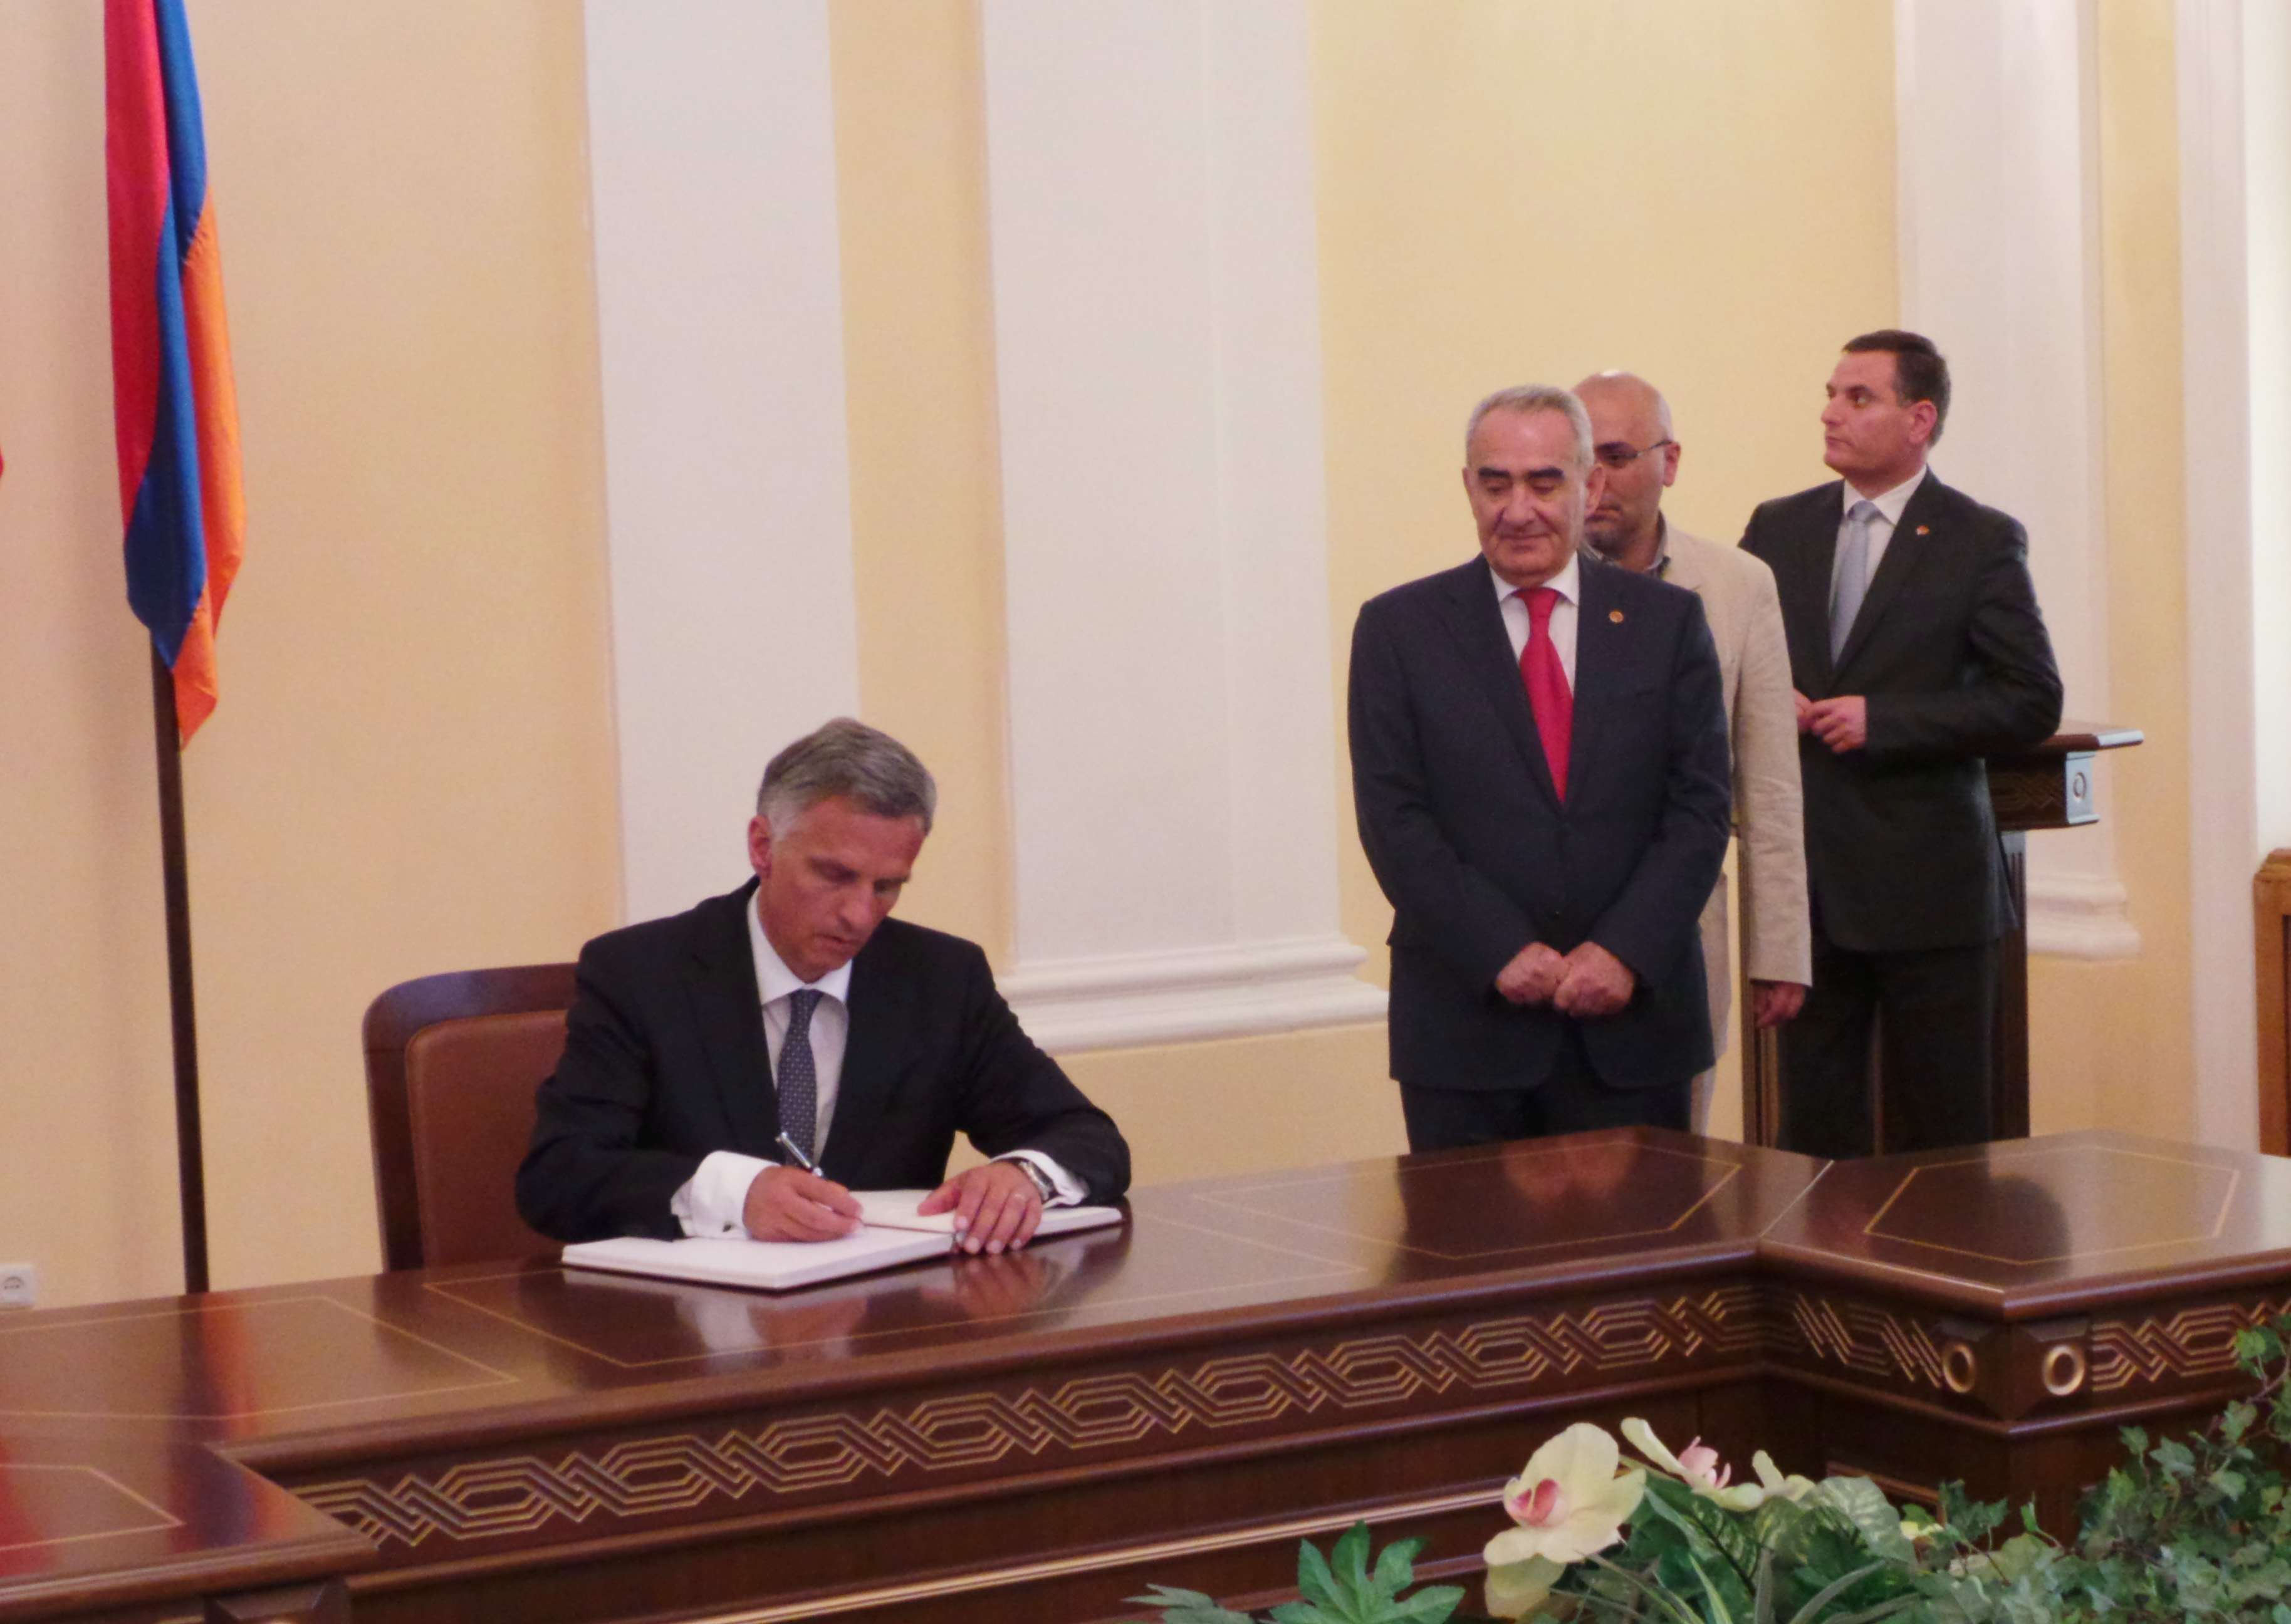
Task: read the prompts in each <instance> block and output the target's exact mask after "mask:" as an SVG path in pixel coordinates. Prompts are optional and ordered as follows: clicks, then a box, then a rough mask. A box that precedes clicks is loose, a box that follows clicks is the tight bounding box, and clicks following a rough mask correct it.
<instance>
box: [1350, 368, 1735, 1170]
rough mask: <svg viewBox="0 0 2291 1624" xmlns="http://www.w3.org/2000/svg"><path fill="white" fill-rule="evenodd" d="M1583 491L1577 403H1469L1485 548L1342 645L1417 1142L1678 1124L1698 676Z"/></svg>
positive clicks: (1679, 629)
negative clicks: (1590, 514)
mask: <svg viewBox="0 0 2291 1624" xmlns="http://www.w3.org/2000/svg"><path fill="white" fill-rule="evenodd" d="M1600 478H1601V475H1600V470H1598V468H1597V467H1596V464H1595V463H1594V462H1593V461H1592V456H1591V426H1590V422H1589V419H1588V417H1587V416H1586V415H1585V414H1584V411H1583V407H1582V405H1581V403H1580V402H1579V401H1578V400H1576V398H1574V397H1573V396H1572V395H1570V394H1568V393H1566V392H1565V391H1564V390H1555V389H1547V388H1542V387H1539V386H1537V387H1526V388H1521V389H1513V390H1504V391H1502V392H1501V393H1499V394H1497V395H1492V396H1491V397H1489V398H1487V399H1486V400H1484V401H1483V402H1481V403H1480V405H1479V406H1478V407H1477V408H1476V409H1475V411H1474V412H1473V414H1472V416H1471V420H1470V422H1469V423H1468V424H1467V428H1466V432H1465V468H1464V491H1465V494H1466V496H1467V498H1468V499H1469V500H1470V502H1471V507H1472V513H1473V518H1474V519H1475V522H1476V524H1477V526H1478V529H1479V538H1480V551H1481V555H1482V556H1481V557H1480V558H1477V559H1473V560H1472V561H1471V562H1469V563H1468V564H1465V565H1461V566H1459V567H1456V568H1454V569H1450V570H1445V571H1443V572H1441V573H1440V574H1438V575H1428V576H1426V577H1425V578H1424V579H1423V580H1420V581H1415V582H1411V583H1409V584H1407V585H1405V586H1402V587H1397V588H1395V589H1394V590H1393V591H1388V592H1386V593H1384V594H1383V595H1381V596H1380V597H1378V598H1375V599H1371V601H1370V602H1369V603H1367V604H1366V605H1364V606H1363V607H1362V609H1361V613H1360V619H1359V622H1358V623H1357V624H1356V625H1355V628H1354V632H1353V651H1352V679H1351V695H1350V701H1351V744H1352V761H1353V795H1354V801H1355V808H1356V810H1357V812H1358V815H1359V819H1360V833H1361V844H1362V846H1363V848H1365V850H1366V851H1367V854H1368V859H1369V863H1370V865H1371V867H1372V868H1373V869H1374V870H1375V871H1376V876H1377V880H1378V882H1379V884H1380V885H1382V886H1383V888H1384V893H1385V896H1387V898H1388V899H1389V900H1390V901H1391V903H1392V907H1393V926H1392V935H1391V937H1390V942H1391V946H1392V1004H1391V1016H1390V1037H1391V1065H1392V1074H1393V1076H1394V1078H1395V1080H1396V1081H1398V1082H1399V1084H1400V1091H1401V1105H1402V1108H1403V1112H1404V1113H1405V1115H1406V1118H1407V1122H1408V1138H1409V1145H1410V1147H1411V1149H1414V1150H1419V1151H1421V1150H1435V1149H1441V1148H1444V1147H1447V1146H1457V1145H1477V1144H1488V1143H1491V1142H1494V1141H1498V1140H1503V1139H1515V1138H1531V1137H1534V1136H1537V1135H1540V1134H1551V1133H1571V1132H1575V1131H1578V1130H1583V1129H1590V1128H1605V1127H1616V1126H1625V1125H1629V1124H1635V1123H1645V1124H1651V1125H1654V1126H1660V1127H1670V1128H1682V1129H1683V1128H1684V1127H1685V1126H1686V1125H1687V1092H1688V1084H1689V1082H1690V1081H1691V1080H1692V1077H1693V1076H1694V1074H1695V1073H1697V1072H1699V1071H1700V1070H1701V1069H1702V1068H1703V1067H1705V1066H1707V1065H1710V1064H1711V1063H1712V1060H1713V1055H1712V1051H1711V1037H1710V1018H1709V1009H1708V1001H1707V997H1706V993H1705V986H1704V980H1703V969H1702V950H1701V944H1700V933H1699V921H1700V916H1701V912H1702V905H1703V904H1704V902H1705V901H1706V900H1707V899H1708V896H1709V895H1710V890H1711V887H1712V886H1713V885H1715V884H1716V881H1717V879H1718V872H1719V865H1720V863H1721V861H1722V860H1723V858H1724V854H1725V848H1726V838H1727V829H1728V822H1729V801H1728V780H1727V756H1726V720H1725V712H1724V706H1723V704H1722V702H1721V698H1720V683H1719V671H1718V659H1717V655H1716V652H1715V650H1714V649H1713V647H1712V645H1711V640H1710V632H1709V630H1708V626H1707V625H1706V623H1705V622H1704V619H1703V613H1702V606H1701V604H1700V600H1699V599H1696V598H1695V596H1694V594H1693V593H1692V592H1689V591H1684V590H1683V589H1681V588H1678V587H1675V586H1670V585H1668V584H1666V583H1662V582H1660V581H1657V580H1653V579H1652V578H1650V577H1647V576H1644V575H1635V574H1632V573H1631V572H1629V571H1626V570H1621V569H1617V568H1614V567H1612V566H1609V565H1606V564H1604V563H1601V562H1599V561H1598V560H1597V559H1592V558H1588V557H1585V556H1582V555H1581V553H1580V543H1581V541H1582V537H1583V520H1584V515H1585V512H1586V511H1587V510H1588V506H1589V503H1590V502H1591V501H1593V500H1595V499H1596V496H1597V494H1598V487H1599V481H1600Z"/></svg>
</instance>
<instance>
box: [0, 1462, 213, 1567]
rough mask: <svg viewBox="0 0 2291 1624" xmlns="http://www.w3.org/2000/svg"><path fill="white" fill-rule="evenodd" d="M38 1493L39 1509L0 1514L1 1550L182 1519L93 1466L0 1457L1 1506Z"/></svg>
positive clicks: (144, 1529)
mask: <svg viewBox="0 0 2291 1624" xmlns="http://www.w3.org/2000/svg"><path fill="white" fill-rule="evenodd" d="M35 1498H36V1499H37V1502H38V1505H39V1512H38V1514H37V1515H36V1517H35V1516H34V1515H32V1514H29V1513H24V1514H11V1515H0V1551H20V1550H36V1549H41V1548H46V1547H49V1546H55V1545H76V1544H78V1543H80V1542H82V1541H83V1540H109V1539H116V1538H117V1537H118V1536H119V1535H121V1534H148V1533H162V1532H165V1531H166V1530H168V1529H171V1528H181V1526H182V1525H183V1523H182V1519H181V1518H180V1517H178V1516H175V1515H173V1514H172V1513H170V1512H169V1511H168V1510H167V1509H166V1508H165V1507H162V1506H155V1505H153V1504H152V1503H151V1502H150V1501H149V1500H148V1499H144V1498H143V1497H142V1496H141V1495H140V1494H138V1493H136V1492H135V1491H134V1490H133V1489H131V1488H129V1487H128V1486H127V1485H126V1484H125V1483H121V1482H120V1481H119V1480H118V1479H117V1478H116V1477H114V1476H112V1475H111V1474H110V1473H109V1472H105V1471H101V1470H99V1469H98V1468H96V1467H92V1466H76V1465H66V1464H34V1463H30V1462H15V1461H0V1507H15V1506H18V1505H20V1504H27V1503H29V1502H31V1501H32V1500H33V1499H35Z"/></svg>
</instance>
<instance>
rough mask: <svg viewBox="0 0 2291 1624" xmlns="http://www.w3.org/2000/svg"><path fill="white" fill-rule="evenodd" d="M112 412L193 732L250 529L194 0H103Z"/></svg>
mask: <svg viewBox="0 0 2291 1624" xmlns="http://www.w3.org/2000/svg"><path fill="white" fill-rule="evenodd" d="M103 41H104V100H105V113H106V124H105V135H104V156H105V159H106V167H107V169H108V171H109V180H110V187H109V189H110V203H111V375H112V415H113V418H114V420H115V422H116V424H117V430H118V438H119V505H120V510H121V513H122V515H123V517H124V519H125V523H126V530H127V538H126V554H127V601H128V604H129V606H130V607H133V609H134V611H135V617H136V618H137V619H138V620H140V621H141V622H142V623H144V624H145V625H146V626H148V627H149V628H150V631H151V643H152V646H153V647H155V648H157V650H158V652H159V656H160V658H161V659H163V660H165V662H166V663H167V667H168V669H169V670H170V671H173V673H174V679H175V725H176V726H177V728H180V729H181V734H182V737H183V739H184V740H185V741H186V742H188V741H189V738H190V736H191V735H192V734H194V733H196V732H197V730H198V727H199V724H200V723H201V722H203V721H205V720H206V719H207V716H208V713H209V712H212V711H213V709H214V706H215V695H216V680H215V652H214V633H215V626H216V623H218V622H219V621H220V620H221V617H222V605H223V599H224V598H225V597H226V596H227V595H228V594H229V591H230V583H231V578H232V577H233V576H234V575H237V573H238V560H239V554H240V551H241V550H242V546H243V543H244V541H245V519H246V513H245V497H244V495H243V494H242V492H241V489H240V486H239V468H238V401H237V395H236V393H235V391H234V390H233V389H232V387H231V378H230V335H229V331H228V329H227V327H226V326H225V323H224V320H223V308H222V261H221V254H220V252H219V251H218V249H217V248H216V246H215V226H214V210H213V205H211V204H210V203H209V202H208V199H207V158H206V138H205V133H203V130H202V126H201V123H200V117H199V86H198V76H197V74H196V73H195V72H194V71H193V70H192V67H191V36H190V29H189V25H188V24H187V23H186V22H185V20H184V17H183V6H182V0H104V18H103Z"/></svg>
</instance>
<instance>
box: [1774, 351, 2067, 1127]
mask: <svg viewBox="0 0 2291 1624" xmlns="http://www.w3.org/2000/svg"><path fill="white" fill-rule="evenodd" d="M1948 414H1949V368H1948V365H1947V363H1946V362H1944V361H1943V360H1942V358H1941V353H1940V351H1939V350H1936V349H1934V347H1933V343H1932V342H1931V341H1930V340H1927V339H1925V338H1923V337H1921V336H1919V335H1918V334H1914V333H1903V332H1896V331H1891V330H1888V331H1885V332H1878V333H1870V334H1863V335H1862V336H1861V337H1860V338H1857V339H1855V340H1853V342H1851V343H1849V344H1847V345H1846V346H1845V353H1844V354H1843V355H1842V356H1840V357H1839V358H1838V362H1837V368H1836V370H1835V371H1834V372H1832V373H1831V374H1830V379H1829V404H1828V406H1825V407H1824V408H1823V411H1822V414H1821V424H1822V446H1823V453H1822V461H1823V462H1826V463H1827V464H1828V465H1829V468H1830V469H1831V470H1833V471H1834V472H1836V473H1837V474H1839V475H1840V476H1842V478H1839V479H1837V480H1834V481H1832V482H1831V483H1829V484H1828V485H1821V486H1815V487H1814V488H1813V489H1812V490H1809V491H1802V492H1800V493H1799V494H1797V495H1795V496H1785V497H1782V498H1781V499H1779V500H1777V501H1773V502H1766V503H1764V505H1762V506H1761V507H1760V508H1759V509H1758V510H1757V511H1756V512H1755V513H1754V514H1752V515H1751V517H1750V524H1749V528H1748V530H1747V531H1746V532H1745V533H1744V534H1743V536H1742V545H1743V547H1744V548H1745V549H1747V550H1748V551H1750V552H1752V553H1755V554H1756V556H1757V557H1759V558H1761V559H1764V560H1765V562H1766V563H1767V565H1768V566H1769V567H1772V569H1773V572H1774V580H1775V582H1776V583H1777V585H1778V586H1779V587H1780V588H1781V600H1782V623H1783V626H1784V629H1785V630H1786V631H1787V633H1788V635H1789V654H1790V675H1791V680H1792V682H1793V683H1794V684H1795V686H1796V687H1797V712H1798V729H1799V733H1800V739H1799V744H1798V760H1799V764H1800V768H1801V770H1802V771H1803V773H1804V776H1805V841H1806V870H1807V877H1808V880H1809V888H1810V890H1811V893H1812V898H1813V991H1812V992H1811V993H1809V994H1808V995H1807V998H1806V1001H1805V1009H1804V1010H1803V1011H1802V1012H1801V1013H1800V1014H1799V1016H1798V1018H1797V1022H1796V1023H1795V1024H1794V1025H1791V1026H1790V1027H1789V1029H1788V1030H1787V1031H1786V1032H1785V1033H1783V1036H1782V1045H1781V1057H1782V1144H1783V1145H1784V1146H1786V1147H1788V1148H1789V1149H1792V1150H1800V1151H1805V1152H1807V1153H1808V1154H1813V1155H1820V1156H1833V1157H1835V1156H1854V1155H1867V1154H1869V1152H1870V1150H1871V1149H1872V1148H1873V1137H1874V1132H1875V1128H1874V1124H1873V1122H1872V1119H1871V1113H1870V1110H1869V1088H1868V1070H1869V1033H1870V1024H1871V1022H1872V1020H1873V1019H1875V1020H1877V1022H1878V1023H1879V1029H1880V1030H1881V1032H1882V1033H1883V1041H1884V1044H1885V1056H1886V1066H1887V1070H1888V1072H1889V1073H1891V1074H1892V1076H1893V1079H1894V1080H1895V1081H1896V1084H1897V1087H1896V1088H1895V1089H1894V1090H1893V1093H1892V1094H1891V1095H1889V1097H1888V1110H1889V1111H1891V1110H1893V1109H1895V1108H1896V1107H1898V1110H1899V1113H1900V1118H1901V1120H1899V1121H1898V1122H1896V1121H1894V1120H1893V1119H1892V1118H1891V1117H1890V1116H1889V1118H1888V1120H1887V1122H1886V1125H1885V1148H1886V1149H1887V1150H1889V1151H1891V1150H1925V1149H1934V1148H1941V1147H1945V1146H1955V1145H1968V1144H1974V1143H1978V1142H1980V1141H1982V1140H1985V1139H1986V1138H1988V1137H1989V1121H1990V1071H1991V1065H1990V1026H1991V1025H1992V1023H1993V1020H1994V1017H1995V992H1994V983H1995V978H1996V965H1995V960H1996V945H1997V939H1998V937H1999V936H2001V935H2002V934H2003V933H2004V931H2005V929H2006V926H2007V925H2008V923H2009V922H2010V914H2011V905H2012V904H2011V898H2010V896H2009V894H2008V892H2007V890H2006V877H2005V869H2004V863H2003V857H2002V854H2001V852H2000V850H1999V848H1998V841H1997V828H1996V824H1995V820H1994V818H1993V816H1992V815H1991V813H1990V805H1989V789H1988V781H1987V777H1986V775H1985V773H1984V771H1983V764H1982V758H1983V757H1985V756H1988V755H1990V754H1993V753H1996V752H2002V751H2009V750H2014V749H2020V748H2023V747H2026V746H2028V745H2030V744H2036V743H2037V742H2038V741H2039V740H2041V739H2043V738H2045V737H2046V736H2048V735H2050V734H2051V733H2052V731H2053V730H2054V728H2057V727H2058V726H2059V725H2060V718H2061V679H2060V673H2059V671H2058V670H2057V669H2056V668H2055V667H2054V663H2053V650H2052V643H2051V641H2050V639H2048V638H2046V635H2045V623H2044V620H2043V618H2042V616H2040V615H2038V610H2037V595H2036V589H2035V587H2034V586H2033V585H2032V584H2031V583H2030V578H2029V563H2028V555H2029V547H2028V538H2027V535H2025V534H2024V533H2023V531H2022V528H2021V526H2020V525H2019V524H2018V523H2017V522H2016V521H2015V520H2014V519H2010V518H2008V517H2006V515H2005V514H2003V513H1999V512H1998V511H1996V510H1995V509H1993V508H1985V507H1982V505H1981V504H1980V503H1979V502H1974V501H1973V499H1972V498H1971V497H1969V496H1966V495H1965V494H1962V493H1961V492H1958V491H1955V490H1952V489H1950V488H1949V486H1946V485H1943V484H1942V483H1941V481H1940V480H1939V479H1937V478H1934V477H1933V474H1932V472H1931V471H1930V470H1928V469H1927V467H1926V466H1925V462H1926V454H1927V453H1928V452H1929V450H1930V449H1931V447H1932V446H1933V442H1934V441H1935V440H1937V439H1939V438H1941V427H1942V424H1943V422H1944V421H1945V420H1946V419H1947V417H1948Z"/></svg>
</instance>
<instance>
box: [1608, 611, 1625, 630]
mask: <svg viewBox="0 0 2291 1624" xmlns="http://www.w3.org/2000/svg"><path fill="white" fill-rule="evenodd" d="M1607 618H1608V619H1609V620H1611V621H1613V622H1614V623H1615V624H1617V625H1618V626H1620V625H1621V624H1622V623H1623V612H1622V611H1621V610H1620V609H1610V610H1608V611H1607Z"/></svg>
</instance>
